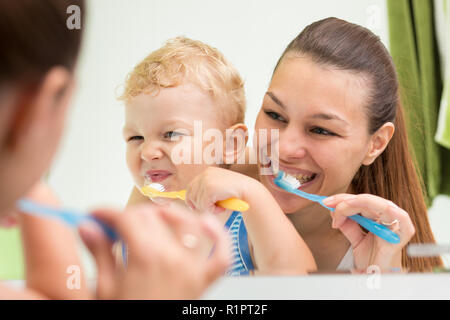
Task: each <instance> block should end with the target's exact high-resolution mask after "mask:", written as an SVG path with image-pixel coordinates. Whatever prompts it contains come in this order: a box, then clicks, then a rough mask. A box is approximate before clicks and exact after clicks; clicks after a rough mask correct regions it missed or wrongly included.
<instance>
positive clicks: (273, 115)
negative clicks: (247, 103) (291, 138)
mask: <svg viewBox="0 0 450 320" xmlns="http://www.w3.org/2000/svg"><path fill="white" fill-rule="evenodd" d="M264 113H265V114H267V115H268V116H269V117H270V118H272V119H273V120H276V121H281V122H287V121H286V119H284V118H283V117H282V116H280V115H279V114H278V113H276V112H273V111H264Z"/></svg>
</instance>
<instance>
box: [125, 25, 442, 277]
mask: <svg viewBox="0 0 450 320" xmlns="http://www.w3.org/2000/svg"><path fill="white" fill-rule="evenodd" d="M270 129H278V132H279V140H277V141H276V142H277V143H279V145H278V147H279V154H278V155H272V157H273V158H271V159H270V160H272V161H273V162H275V161H276V162H277V163H278V165H279V168H280V169H282V170H284V171H286V172H288V173H290V174H293V175H296V176H297V178H298V179H300V180H301V181H302V184H303V187H302V190H304V191H306V192H309V193H314V194H320V195H325V196H332V195H334V196H333V197H330V198H328V199H327V202H326V203H327V205H328V206H330V207H334V208H336V210H335V212H334V213H331V214H330V212H329V211H328V210H326V209H324V208H323V207H322V206H320V205H318V204H315V203H311V202H310V201H308V200H305V199H302V198H299V197H298V196H296V195H292V194H290V193H288V192H286V191H284V190H282V189H280V188H278V187H277V186H276V185H275V184H274V183H273V179H274V176H273V175H263V174H261V172H265V171H262V170H261V167H262V166H263V165H262V164H261V161H259V164H258V165H257V166H256V165H249V164H247V165H235V166H234V168H233V169H234V170H235V171H237V172H240V173H243V174H245V175H247V176H250V177H253V178H255V179H257V180H259V181H260V182H261V183H262V184H263V185H264V186H266V187H267V189H268V190H270V192H271V194H272V195H273V197H274V198H275V199H276V200H277V202H278V204H279V206H280V207H281V209H282V210H283V212H285V213H286V214H287V215H288V218H289V219H290V221H291V222H292V224H293V225H294V226H295V228H296V229H297V231H298V232H299V234H300V235H301V237H302V238H303V239H304V241H305V242H306V243H307V245H308V246H309V248H310V249H311V251H312V253H313V255H314V258H315V259H316V263H317V267H318V270H319V271H332V270H336V269H358V270H366V268H368V267H369V266H371V265H377V266H378V267H379V268H380V269H381V270H383V271H391V270H399V268H403V269H404V270H409V271H411V272H417V271H419V272H423V271H430V270H431V269H432V268H433V267H436V266H440V265H441V264H442V261H441V259H440V258H420V259H416V258H415V259H412V258H409V257H407V255H406V252H405V246H406V244H407V243H409V242H413V243H429V242H434V238H433V234H432V232H431V228H430V225H429V222H428V219H427V208H426V205H425V201H424V194H423V190H422V184H421V181H420V180H419V177H418V175H417V173H416V169H415V165H414V161H413V160H412V158H413V157H412V156H411V155H410V151H409V150H408V140H407V135H406V129H405V123H404V117H403V111H402V107H401V103H400V99H399V89H398V80H397V76H396V72H395V67H394V65H393V62H392V59H391V57H390V55H389V53H388V51H387V50H386V48H385V47H384V46H383V44H382V43H381V41H380V39H379V38H378V37H377V36H376V35H374V34H373V33H372V32H370V31H369V30H367V29H365V28H363V27H361V26H358V25H355V24H351V23H348V22H346V21H343V20H340V19H336V18H328V19H324V20H321V21H317V22H315V23H313V24H311V25H309V26H308V27H306V28H305V29H304V30H303V31H302V32H301V33H300V34H299V35H298V36H297V37H296V38H295V39H294V40H293V41H292V42H291V43H290V44H289V45H288V47H287V48H286V50H285V51H284V53H283V55H282V56H281V58H280V59H279V61H278V63H277V65H276V67H275V70H274V73H273V76H272V79H271V83H270V86H269V88H268V90H267V93H266V95H265V96H264V101H263V104H262V108H261V110H260V112H259V114H258V117H257V120H256V123H255V136H258V131H259V130H265V131H266V132H270ZM274 140H276V139H274ZM267 141H269V142H268V143H265V142H261V141H257V142H256V150H276V148H272V146H271V145H270V141H271V138H270V136H269V137H268V139H267ZM260 153H261V152H258V154H260ZM247 159H248V157H247ZM259 160H261V159H259ZM247 163H249V162H248V161H247ZM265 169H267V168H265ZM213 171H214V170H210V171H209V172H208V173H207V175H208V176H209V177H203V179H202V177H200V178H198V179H197V180H199V181H206V180H208V181H209V182H210V183H209V184H208V189H209V190H210V191H206V190H203V191H202V192H206V193H210V192H211V190H213V189H214V188H215V187H214V181H219V182H220V183H223V182H222V181H223V178H222V177H221V176H220V175H221V174H223V173H220V172H218V171H217V170H216V171H217V173H216V174H214V173H213ZM211 181H212V182H211ZM242 185H244V184H243V183H242ZM217 190H219V186H218V188H217ZM236 192H237V193H236ZM200 193H201V192H200ZM243 194H244V191H243ZM223 196H225V195H223ZM228 196H231V195H228ZM233 196H237V197H239V196H240V194H239V191H238V190H234V193H233ZM187 198H189V194H188V195H187ZM216 200H217V199H216ZM140 201H142V197H141V196H140V195H139V194H138V192H137V191H136V190H135V191H133V194H132V197H131V198H130V201H129V203H136V202H140ZM197 207H199V206H197ZM358 213H361V214H362V215H363V216H366V217H368V218H370V219H372V220H376V221H379V222H380V223H383V224H385V225H387V226H389V227H390V228H391V229H392V230H393V231H394V232H396V233H397V234H398V235H399V236H400V240H401V241H400V243H399V244H390V243H388V242H386V241H384V240H382V239H380V238H378V237H376V236H374V235H373V234H372V233H366V232H365V231H364V229H362V228H361V227H360V226H359V225H358V224H356V223H355V222H354V221H353V220H351V219H348V218H347V217H348V216H350V215H353V214H358Z"/></svg>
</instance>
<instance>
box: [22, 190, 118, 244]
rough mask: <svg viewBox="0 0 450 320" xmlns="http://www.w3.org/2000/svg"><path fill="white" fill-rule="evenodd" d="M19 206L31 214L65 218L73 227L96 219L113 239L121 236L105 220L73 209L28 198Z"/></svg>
mask: <svg viewBox="0 0 450 320" xmlns="http://www.w3.org/2000/svg"><path fill="white" fill-rule="evenodd" d="M18 208H19V210H20V211H22V212H23V213H26V214H31V215H35V216H39V217H44V218H54V219H60V220H63V221H64V222H65V223H66V224H68V225H69V226H72V227H78V226H79V225H80V224H81V223H83V222H84V221H86V220H90V221H94V222H95V223H97V224H98V225H99V226H100V227H101V228H102V230H103V232H105V234H106V235H107V236H108V238H109V239H110V240H111V241H116V240H118V239H119V236H118V235H117V234H116V232H115V231H114V230H113V229H111V228H110V227H109V226H108V225H106V224H105V223H104V222H102V221H100V220H98V219H97V218H95V217H92V216H90V215H86V214H83V213H77V212H74V211H72V210H67V209H62V208H55V207H50V206H46V205H42V204H40V203H37V202H34V201H31V200H28V199H21V200H19V202H18Z"/></svg>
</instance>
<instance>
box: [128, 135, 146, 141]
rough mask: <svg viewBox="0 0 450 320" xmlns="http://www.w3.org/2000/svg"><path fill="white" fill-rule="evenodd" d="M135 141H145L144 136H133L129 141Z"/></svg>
mask: <svg viewBox="0 0 450 320" xmlns="http://www.w3.org/2000/svg"><path fill="white" fill-rule="evenodd" d="M135 140H144V137H143V136H132V137H129V138H128V141H135Z"/></svg>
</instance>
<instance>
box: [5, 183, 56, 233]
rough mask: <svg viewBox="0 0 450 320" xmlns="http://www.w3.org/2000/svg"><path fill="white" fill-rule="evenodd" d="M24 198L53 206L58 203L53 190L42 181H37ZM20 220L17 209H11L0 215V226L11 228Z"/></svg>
mask: <svg viewBox="0 0 450 320" xmlns="http://www.w3.org/2000/svg"><path fill="white" fill-rule="evenodd" d="M25 198H27V199H29V200H32V201H35V202H37V203H40V204H44V205H49V206H55V205H59V200H58V198H57V197H56V196H55V194H54V193H53V190H52V189H51V188H50V187H49V186H48V185H47V184H46V183H44V182H42V181H39V182H37V183H36V184H35V185H34V186H33V187H32V188H31V189H30V191H28V193H27V195H26V196H25ZM20 220H21V213H20V212H18V211H15V210H13V211H11V212H9V213H7V214H5V215H4V216H2V217H0V227H3V228H12V227H15V226H17V225H18V224H19V223H20Z"/></svg>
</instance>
